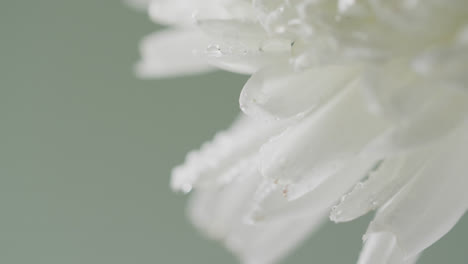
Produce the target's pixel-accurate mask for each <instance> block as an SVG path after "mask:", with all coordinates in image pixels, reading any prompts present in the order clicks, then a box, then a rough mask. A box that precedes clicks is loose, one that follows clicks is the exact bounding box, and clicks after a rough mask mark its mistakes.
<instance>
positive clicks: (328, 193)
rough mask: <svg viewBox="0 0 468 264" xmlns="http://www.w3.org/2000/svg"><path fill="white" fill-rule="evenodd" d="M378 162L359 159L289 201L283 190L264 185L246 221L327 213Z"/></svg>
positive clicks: (271, 185) (258, 191) (276, 186)
mask: <svg viewBox="0 0 468 264" xmlns="http://www.w3.org/2000/svg"><path fill="white" fill-rule="evenodd" d="M379 159H380V158H379V157H377V156H359V157H357V158H356V159H354V160H353V161H352V162H351V163H349V164H348V165H347V166H346V167H344V168H343V169H342V170H340V172H338V173H336V174H334V175H332V176H330V177H329V178H327V179H326V180H325V181H324V182H323V183H322V184H321V185H319V186H318V188H315V189H314V190H312V191H310V192H309V193H307V194H306V195H304V196H302V197H300V198H298V199H296V200H293V201H288V200H286V199H284V195H285V193H284V189H282V188H281V187H280V186H278V185H277V184H275V183H271V182H267V181H265V182H264V183H263V185H260V186H259V188H258V189H257V191H256V193H255V196H254V198H253V204H252V208H251V210H250V214H249V217H250V218H249V219H250V220H252V221H253V222H268V221H272V220H275V219H278V218H280V219H281V218H284V217H288V216H291V215H304V214H309V213H311V212H315V213H320V212H322V211H323V210H329V209H330V208H331V206H332V205H333V204H334V203H336V202H337V201H338V200H339V198H340V197H341V196H342V195H343V194H345V193H346V192H347V191H349V190H350V189H351V188H352V186H353V185H354V184H355V183H356V182H357V181H359V180H360V179H362V178H363V177H364V176H366V175H367V174H368V172H369V171H370V170H371V169H372V168H373V167H374V166H375V165H376V164H377V162H378V161H379Z"/></svg>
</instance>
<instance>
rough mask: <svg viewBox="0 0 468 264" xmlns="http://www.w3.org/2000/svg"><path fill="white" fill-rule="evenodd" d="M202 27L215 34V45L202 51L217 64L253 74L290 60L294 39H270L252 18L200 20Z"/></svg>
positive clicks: (226, 68)
mask: <svg viewBox="0 0 468 264" xmlns="http://www.w3.org/2000/svg"><path fill="white" fill-rule="evenodd" d="M198 25H199V27H200V28H201V29H202V30H203V31H204V32H205V33H206V34H207V35H208V36H210V37H211V39H212V41H211V45H209V47H208V48H206V49H204V50H200V51H199V52H198V53H199V54H200V55H201V56H205V57H206V59H207V60H208V61H209V62H210V63H211V64H213V65H215V66H217V67H219V68H222V69H225V70H228V71H232V72H237V73H243V74H251V73H254V72H256V71H258V70H259V69H261V68H263V67H265V66H266V65H270V64H272V63H287V59H288V58H289V56H290V50H291V40H288V39H281V38H278V39H277V38H270V37H269V36H268V35H267V33H266V32H265V31H264V30H263V28H262V27H261V26H260V25H259V24H258V23H255V22H252V21H236V20H216V19H212V20H200V21H198Z"/></svg>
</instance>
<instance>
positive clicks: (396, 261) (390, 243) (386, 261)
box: [358, 232, 419, 264]
mask: <svg viewBox="0 0 468 264" xmlns="http://www.w3.org/2000/svg"><path fill="white" fill-rule="evenodd" d="M365 240H366V241H365V245H364V248H363V250H362V251H361V254H360V256H359V261H358V264H375V263H381V264H413V263H416V261H417V260H418V258H419V255H415V256H410V257H406V256H405V254H404V252H403V251H402V250H401V248H399V247H398V241H397V239H396V237H395V236H394V235H393V234H392V233H388V232H379V233H372V234H369V235H368V236H367V237H366V238H365Z"/></svg>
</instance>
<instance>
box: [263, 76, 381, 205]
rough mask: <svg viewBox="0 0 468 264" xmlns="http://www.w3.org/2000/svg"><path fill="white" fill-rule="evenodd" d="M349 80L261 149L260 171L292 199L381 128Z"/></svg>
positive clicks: (341, 164) (328, 173)
mask: <svg viewBox="0 0 468 264" xmlns="http://www.w3.org/2000/svg"><path fill="white" fill-rule="evenodd" d="M359 88H360V85H359V82H353V83H352V84H350V85H349V86H348V88H346V89H345V90H344V91H343V92H341V93H340V94H339V95H337V96H335V97H334V98H333V99H332V100H331V102H329V103H328V104H327V105H325V106H324V107H322V108H321V109H320V110H319V111H317V112H315V113H313V114H312V115H310V116H308V117H307V118H305V119H303V120H302V122H300V123H299V124H297V125H296V126H294V127H291V128H290V129H288V130H287V131H286V132H284V133H283V134H281V135H280V136H279V137H276V138H273V139H272V140H271V141H270V142H269V143H267V144H266V145H264V146H263V147H262V149H261V155H262V159H261V163H262V164H261V172H262V174H263V175H265V176H266V177H267V178H270V179H271V180H272V181H277V182H278V183H279V184H280V185H282V186H285V188H286V189H287V198H288V199H296V198H298V197H300V196H302V195H303V194H305V193H307V192H308V191H310V190H313V189H314V188H316V187H317V186H318V185H320V184H321V183H322V182H323V181H324V180H326V179H327V178H328V177H329V176H331V175H333V174H335V173H336V172H338V171H339V170H340V169H341V168H343V167H344V165H345V164H347V163H348V162H350V161H352V160H353V159H354V158H355V157H356V156H357V154H358V153H360V152H361V151H362V150H363V148H364V147H365V146H366V145H367V144H368V143H369V142H370V141H371V140H372V139H374V138H375V137H376V136H377V135H379V133H382V132H383V130H384V129H385V128H386V126H387V123H386V122H384V120H381V119H380V118H378V117H376V116H374V115H372V114H370V113H369V112H368V111H367V109H366V107H365V103H364V98H363V96H362V95H361V92H360V89H359Z"/></svg>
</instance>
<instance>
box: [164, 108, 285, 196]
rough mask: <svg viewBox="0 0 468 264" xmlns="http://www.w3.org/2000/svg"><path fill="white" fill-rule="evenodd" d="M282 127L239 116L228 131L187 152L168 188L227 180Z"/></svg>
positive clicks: (247, 164)
mask: <svg viewBox="0 0 468 264" xmlns="http://www.w3.org/2000/svg"><path fill="white" fill-rule="evenodd" d="M282 129H283V124H280V123H274V124H261V123H258V122H255V121H254V120H252V119H251V118H248V117H246V116H245V115H242V116H241V117H240V118H239V119H238V120H237V121H236V122H234V124H233V125H232V126H231V127H230V128H229V129H228V130H226V131H224V132H219V133H218V134H217V135H216V136H215V138H214V139H213V140H212V141H211V142H207V143H205V144H204V145H203V146H202V147H201V149H200V150H198V151H194V152H191V153H189V154H188V155H187V158H186V161H185V163H184V164H183V165H181V166H178V167H176V168H175V169H174V170H173V172H172V178H171V186H172V188H173V189H174V190H182V191H184V190H190V189H191V188H192V187H193V186H194V185H195V186H207V185H217V184H226V183H228V182H229V181H230V180H232V178H233V175H235V174H236V172H237V171H238V170H242V168H244V167H246V166H247V167H248V166H250V165H249V163H250V159H251V157H252V156H255V155H256V152H257V151H258V149H259V147H260V146H261V145H262V144H263V143H264V142H266V141H267V140H268V139H269V138H270V137H271V136H273V135H275V134H276V133H279V131H281V130H282Z"/></svg>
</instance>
